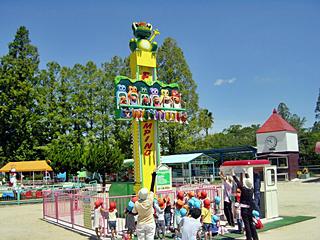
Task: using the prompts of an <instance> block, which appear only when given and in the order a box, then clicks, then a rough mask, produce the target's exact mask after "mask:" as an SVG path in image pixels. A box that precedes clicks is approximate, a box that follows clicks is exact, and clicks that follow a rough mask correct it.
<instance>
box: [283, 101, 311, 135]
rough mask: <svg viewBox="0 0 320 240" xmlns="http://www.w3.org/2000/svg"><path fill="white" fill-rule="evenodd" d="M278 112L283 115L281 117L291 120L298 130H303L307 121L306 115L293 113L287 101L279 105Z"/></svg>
mask: <svg viewBox="0 0 320 240" xmlns="http://www.w3.org/2000/svg"><path fill="white" fill-rule="evenodd" d="M277 112H278V114H280V115H281V117H282V118H283V119H284V120H286V121H287V122H289V123H290V124H291V125H292V126H293V127H294V128H295V129H296V130H297V131H298V132H303V131H304V130H305V129H304V125H305V123H306V121H307V120H306V118H305V117H300V116H298V115H297V114H295V113H294V114H292V113H291V112H290V110H289V107H288V106H287V105H286V104H285V103H280V104H279V105H278V109H277Z"/></svg>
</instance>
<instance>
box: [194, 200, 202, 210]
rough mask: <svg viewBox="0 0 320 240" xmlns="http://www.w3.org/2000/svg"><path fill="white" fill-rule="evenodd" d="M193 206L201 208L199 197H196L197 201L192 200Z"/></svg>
mask: <svg viewBox="0 0 320 240" xmlns="http://www.w3.org/2000/svg"><path fill="white" fill-rule="evenodd" d="M194 207H195V208H201V202H200V200H199V199H197V201H195V202H194Z"/></svg>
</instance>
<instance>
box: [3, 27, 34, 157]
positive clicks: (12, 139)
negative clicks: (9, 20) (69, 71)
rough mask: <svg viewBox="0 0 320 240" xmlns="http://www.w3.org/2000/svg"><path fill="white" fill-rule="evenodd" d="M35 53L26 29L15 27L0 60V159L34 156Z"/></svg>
mask: <svg viewBox="0 0 320 240" xmlns="http://www.w3.org/2000/svg"><path fill="white" fill-rule="evenodd" d="M38 65H39V55H38V51H37V48H36V47H35V46H33V45H32V44H31V41H30V39H29V31H28V30H27V29H26V27H23V26H22V27H19V29H18V30H17V33H16V35H15V38H14V40H13V42H11V43H9V53H8V54H7V55H5V56H3V57H1V59H0V151H1V152H0V157H1V161H2V162H6V161H10V160H30V159H35V158H37V156H36V152H35V147H36V145H37V143H36V142H35V141H34V138H33V131H34V129H35V128H34V127H35V125H36V124H35V122H34V121H33V120H34V116H33V114H34V112H35V109H36V107H37V105H36V102H35V101H34V99H35V90H34V86H35V84H36V82H37V80H36V79H37V78H36V76H37V73H38Z"/></svg>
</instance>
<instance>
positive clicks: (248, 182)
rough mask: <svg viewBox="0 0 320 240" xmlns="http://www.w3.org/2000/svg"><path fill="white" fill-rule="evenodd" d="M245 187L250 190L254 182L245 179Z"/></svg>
mask: <svg viewBox="0 0 320 240" xmlns="http://www.w3.org/2000/svg"><path fill="white" fill-rule="evenodd" d="M243 185H244V186H245V187H246V188H248V189H251V188H253V184H252V181H251V179H250V178H244V179H243Z"/></svg>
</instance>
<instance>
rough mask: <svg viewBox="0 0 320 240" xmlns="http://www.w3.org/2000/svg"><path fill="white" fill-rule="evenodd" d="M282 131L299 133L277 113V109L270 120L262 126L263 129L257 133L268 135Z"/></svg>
mask: <svg viewBox="0 0 320 240" xmlns="http://www.w3.org/2000/svg"><path fill="white" fill-rule="evenodd" d="M280 131H288V132H295V133H296V132H297V130H296V129H295V128H294V127H292V126H291V125H290V124H289V123H288V122H287V121H286V120H284V119H283V118H282V117H281V115H280V114H278V113H277V111H276V110H275V109H273V113H272V115H271V116H270V117H269V118H268V120H267V121H266V122H265V123H264V124H263V125H262V127H261V128H259V129H258V130H257V133H267V132H280Z"/></svg>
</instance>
